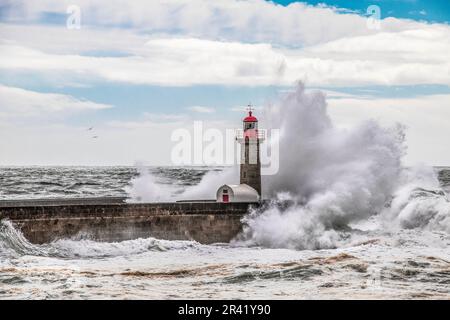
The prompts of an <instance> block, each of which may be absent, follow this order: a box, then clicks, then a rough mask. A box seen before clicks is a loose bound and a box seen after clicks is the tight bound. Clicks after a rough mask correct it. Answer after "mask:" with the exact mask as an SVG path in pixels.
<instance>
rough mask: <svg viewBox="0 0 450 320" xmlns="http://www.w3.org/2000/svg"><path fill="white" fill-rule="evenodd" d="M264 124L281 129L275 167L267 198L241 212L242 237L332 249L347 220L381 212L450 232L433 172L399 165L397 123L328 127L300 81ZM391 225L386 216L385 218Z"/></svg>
mask: <svg viewBox="0 0 450 320" xmlns="http://www.w3.org/2000/svg"><path fill="white" fill-rule="evenodd" d="M273 108H274V110H272V111H271V112H269V114H270V115H271V121H270V123H271V124H272V125H274V126H275V127H278V128H280V129H281V141H280V171H279V173H278V174H277V175H274V176H267V177H265V179H264V186H265V188H266V192H267V194H268V196H269V198H271V199H280V194H281V195H282V197H281V198H282V199H283V200H284V201H286V199H288V200H289V201H290V202H289V203H290V204H289V205H288V206H287V207H285V206H280V205H279V203H280V201H273V202H272V204H271V205H269V206H268V207H267V208H265V209H263V210H254V211H253V212H251V213H250V214H249V215H248V216H247V217H245V218H244V221H243V222H244V224H245V227H244V232H243V235H241V237H240V238H241V239H243V241H244V242H246V243H247V244H252V245H261V246H265V247H274V248H281V247H283V248H295V249H321V248H334V247H336V246H339V245H342V244H344V243H345V244H347V243H348V242H349V241H351V235H352V233H351V232H349V230H350V225H351V224H354V223H355V222H358V221H361V220H366V219H369V218H371V217H372V216H374V215H378V214H379V213H381V212H383V217H385V218H387V219H385V223H386V222H387V221H390V222H391V226H392V222H395V225H396V226H397V227H398V228H418V227H421V228H428V229H432V230H435V229H438V230H444V231H448V232H449V231H450V227H449V226H450V223H449V222H450V221H449V219H450V204H449V202H448V201H447V199H446V198H445V194H444V193H443V191H442V190H440V188H439V183H438V181H437V178H436V175H435V174H434V172H432V170H431V169H430V170H428V171H427V172H426V174H424V173H422V176H420V175H419V174H418V172H417V170H411V169H407V168H405V167H403V166H402V158H403V156H404V155H405V152H406V147H405V142H404V140H405V135H404V130H403V127H402V126H401V125H397V126H394V127H391V128H384V127H381V126H380V125H379V124H378V123H377V122H376V121H373V120H368V121H365V122H363V123H361V124H360V125H359V126H356V127H354V128H351V129H347V130H344V129H339V128H336V127H335V126H333V124H332V123H331V121H330V119H329V117H328V115H327V105H326V102H325V97H324V95H323V94H322V93H320V92H309V93H308V92H305V89H304V86H303V85H302V84H299V86H298V87H297V88H296V90H295V92H292V93H289V94H287V95H286V97H285V98H284V99H283V100H282V101H281V102H280V104H278V105H275V106H274V107H273ZM387 223H388V224H389V222H387Z"/></svg>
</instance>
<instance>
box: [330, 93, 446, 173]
mask: <svg viewBox="0 0 450 320" xmlns="http://www.w3.org/2000/svg"><path fill="white" fill-rule="evenodd" d="M327 102H328V104H329V108H328V110H329V112H330V115H331V117H332V118H333V120H334V122H335V123H336V124H338V125H339V126H341V127H353V126H355V125H358V124H359V123H360V122H361V121H364V120H366V119H370V118H371V119H376V120H378V121H380V122H381V123H382V124H384V125H393V124H395V123H401V124H402V125H404V126H405V127H406V137H407V143H408V155H407V161H408V163H409V164H414V163H415V162H417V161H420V162H426V163H429V164H433V165H448V164H449V163H450V145H449V143H448V137H450V126H449V125H448V119H450V108H449V107H448V106H449V105H450V94H439V95H427V96H418V97H414V98H375V97H372V98H370V99H368V98H367V97H366V96H362V97H360V96H353V97H351V96H345V97H336V98H332V97H328V99H327Z"/></svg>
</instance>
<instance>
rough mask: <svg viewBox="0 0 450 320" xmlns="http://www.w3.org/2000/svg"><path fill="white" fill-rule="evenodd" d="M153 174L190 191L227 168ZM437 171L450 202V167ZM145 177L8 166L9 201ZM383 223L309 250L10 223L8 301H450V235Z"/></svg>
mask: <svg viewBox="0 0 450 320" xmlns="http://www.w3.org/2000/svg"><path fill="white" fill-rule="evenodd" d="M148 170H150V171H151V172H152V174H153V176H154V177H155V179H156V181H157V183H158V184H161V185H176V186H177V187H178V188H180V189H183V188H186V187H189V186H193V185H197V184H198V183H199V182H200V180H201V179H202V177H203V176H205V174H206V173H207V172H209V171H210V170H214V171H217V172H220V171H221V170H222V169H221V168H214V169H208V168H195V169H193V168H149V169H148ZM435 170H436V171H437V172H438V175H439V180H440V183H441V186H442V187H443V189H444V190H446V192H447V197H448V192H449V191H450V169H448V168H436V169H435ZM137 174H138V173H137V170H136V169H135V168H131V167H108V168H39V167H32V168H0V200H11V199H24V198H55V197H56V198H59V197H95V196H126V195H127V194H126V188H127V186H128V185H129V184H130V182H131V181H132V179H133V178H136V176H137ZM421 196H422V197H423V194H422V195H421ZM427 196H428V195H425V197H427ZM432 196H433V195H430V197H432ZM382 223H383V221H382V220H381V219H380V218H379V216H378V215H374V216H371V217H370V218H368V219H364V220H362V221H360V222H358V223H354V224H353V225H352V226H351V229H348V230H345V231H344V232H342V233H340V236H341V237H342V238H343V239H342V240H343V241H341V242H340V243H339V244H336V245H335V246H334V247H333V246H331V247H327V248H325V249H317V250H301V249H289V248H272V247H267V246H257V245H254V244H249V243H248V242H245V241H239V240H236V241H233V242H232V243H229V244H215V245H202V244H199V243H196V242H192V241H165V240H160V239H154V238H147V239H136V240H132V241H124V242H120V243H100V242H95V241H90V240H80V239H61V240H58V241H55V242H53V243H49V244H45V245H33V244H31V243H29V242H28V241H27V240H26V239H25V238H24V237H23V236H22V234H21V233H20V232H19V231H18V230H16V229H15V228H14V227H13V226H12V224H11V223H10V222H8V221H1V222H0V299H94V298H96V299H180V298H183V299H200V298H201V299H210V298H218V299H221V298H223V299H352V298H353V299H364V298H370V299H385V298H388V299H449V298H450V249H449V248H450V235H449V233H447V232H446V231H445V230H436V229H433V228H413V227H411V228H399V229H392V230H391V229H386V228H383V227H382ZM344 240H345V241H344Z"/></svg>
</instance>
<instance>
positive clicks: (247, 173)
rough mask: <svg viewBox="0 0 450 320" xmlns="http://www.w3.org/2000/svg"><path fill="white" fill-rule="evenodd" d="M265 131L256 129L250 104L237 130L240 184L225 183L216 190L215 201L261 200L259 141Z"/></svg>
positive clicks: (255, 121)
mask: <svg viewBox="0 0 450 320" xmlns="http://www.w3.org/2000/svg"><path fill="white" fill-rule="evenodd" d="M264 137H265V132H264V131H263V130H261V131H260V130H258V119H256V117H255V116H254V115H253V110H252V108H251V106H249V107H248V115H247V116H246V117H245V118H244V120H243V129H242V130H237V132H236V141H238V142H239V143H240V144H241V159H240V184H239V185H231V184H230V185H228V184H225V185H223V186H222V187H220V188H219V190H217V194H216V197H217V202H222V203H228V202H258V201H260V200H261V159H260V155H259V146H260V143H261V142H263V141H264Z"/></svg>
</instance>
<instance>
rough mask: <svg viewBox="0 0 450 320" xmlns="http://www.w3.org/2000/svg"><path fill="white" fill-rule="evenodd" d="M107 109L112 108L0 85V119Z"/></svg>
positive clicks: (67, 97)
mask: <svg viewBox="0 0 450 320" xmlns="http://www.w3.org/2000/svg"><path fill="white" fill-rule="evenodd" d="M108 108H112V106H111V105H106V104H100V103H95V102H92V101H87V100H80V99H77V98H74V97H72V96H69V95H63V94H56V93H40V92H35V91H30V90H25V89H21V88H15V87H8V86H4V85H0V117H2V118H18V117H20V118H27V117H43V116H50V117H51V116H59V115H62V114H68V113H74V112H81V111H87V110H102V109H108Z"/></svg>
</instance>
